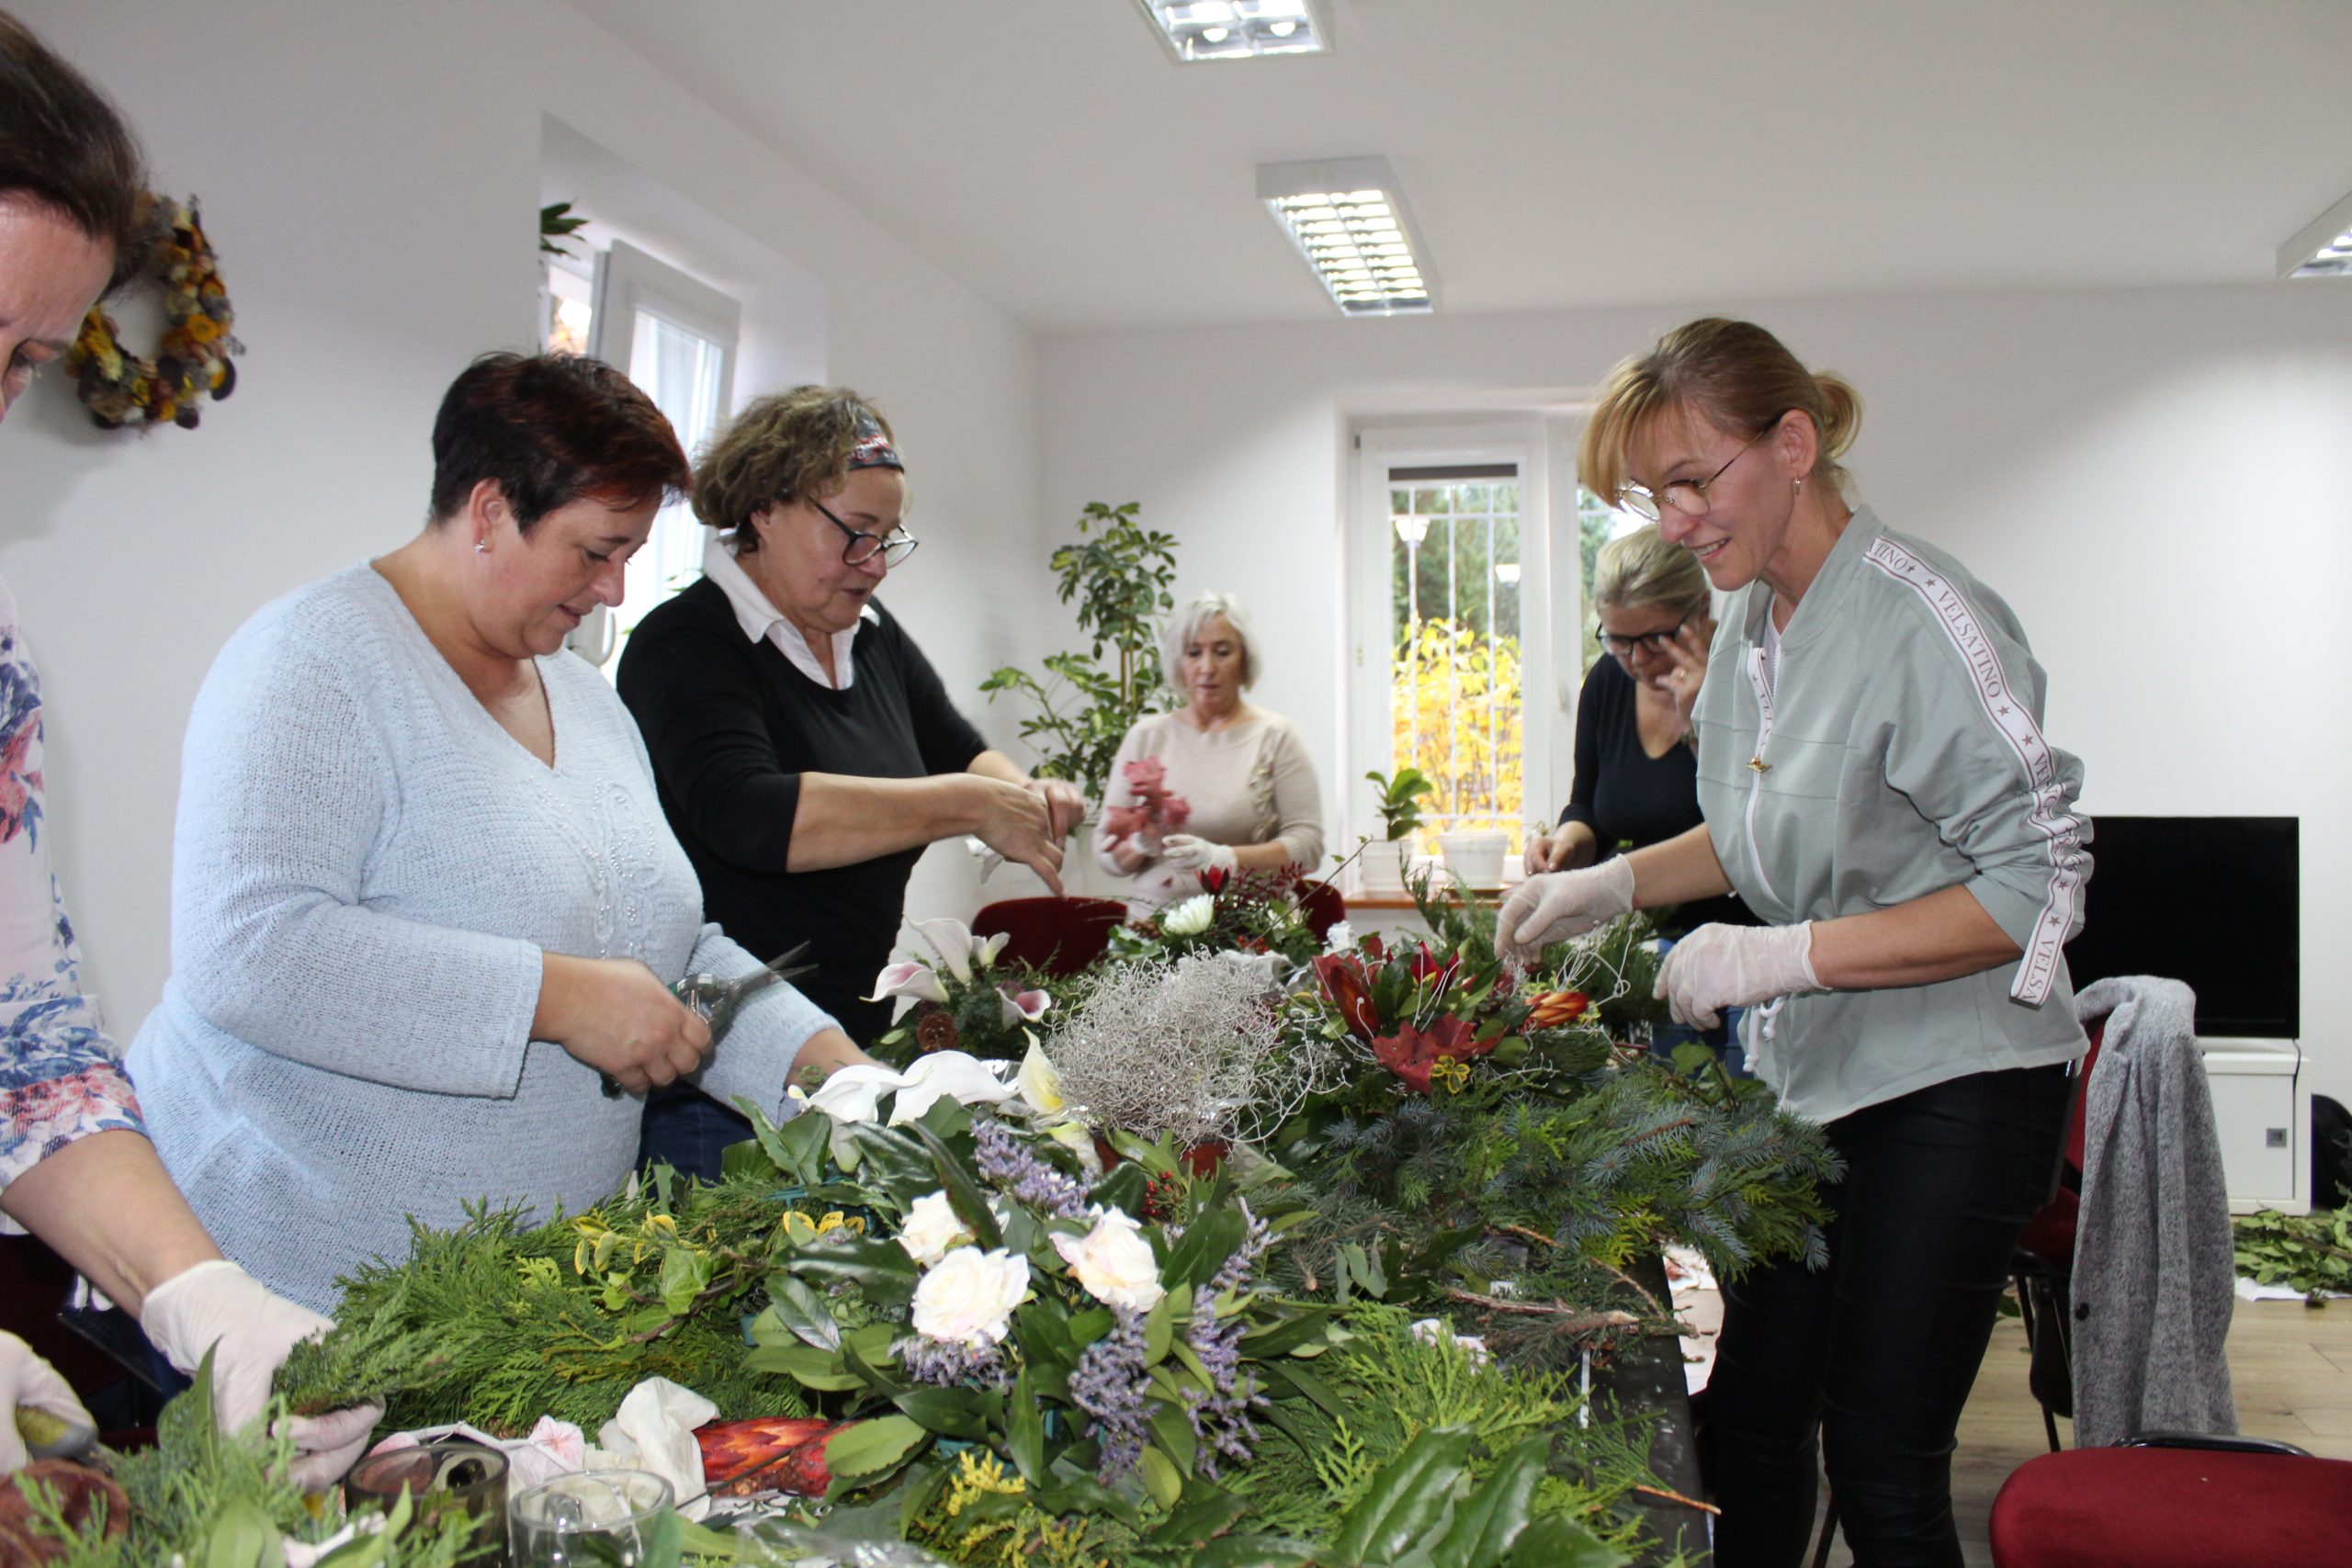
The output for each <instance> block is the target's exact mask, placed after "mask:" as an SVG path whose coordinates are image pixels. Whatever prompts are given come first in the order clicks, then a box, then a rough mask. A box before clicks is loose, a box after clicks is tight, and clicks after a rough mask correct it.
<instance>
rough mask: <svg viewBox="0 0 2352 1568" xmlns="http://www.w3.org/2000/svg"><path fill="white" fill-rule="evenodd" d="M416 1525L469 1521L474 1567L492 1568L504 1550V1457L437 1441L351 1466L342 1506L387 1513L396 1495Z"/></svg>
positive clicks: (370, 1457)
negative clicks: (404, 1497)
mask: <svg viewBox="0 0 2352 1568" xmlns="http://www.w3.org/2000/svg"><path fill="white" fill-rule="evenodd" d="M403 1492H405V1493H407V1494H408V1495H409V1506H411V1507H412V1508H413V1509H414V1510H415V1516H416V1519H417V1522H418V1523H420V1524H424V1525H431V1524H433V1523H435V1522H436V1521H438V1520H440V1519H442V1518H446V1517H448V1516H449V1514H450V1513H451V1512H452V1511H455V1512H457V1513H459V1514H462V1515H464V1516H465V1517H467V1518H469V1519H470V1520H472V1521H473V1528H472V1531H471V1534H470V1540H472V1541H473V1543H474V1545H475V1547H476V1548H477V1549H479V1550H478V1551H477V1553H476V1554H474V1555H470V1556H469V1558H468V1561H469V1562H474V1563H483V1562H489V1563H495V1562H498V1561H499V1560H500V1556H501V1549H503V1547H504V1545H505V1544H506V1537H505V1530H506V1456H505V1455H504V1454H503V1453H501V1452H499V1451H498V1450H496V1449H491V1448H484V1447H483V1446H482V1445H481V1444H480V1443H471V1442H468V1441H467V1440H466V1439H465V1438H439V1439H437V1440H435V1441H433V1442H429V1443H419V1444H417V1445H416V1446H415V1447H414V1448H407V1449H393V1450H390V1451H388V1452H385V1453H380V1454H370V1455H368V1457H367V1458H366V1459H363V1460H361V1461H359V1462H358V1463H357V1464H356V1465H354V1466H352V1469H351V1473H350V1475H349V1476H347V1477H345V1480H344V1483H343V1494H344V1497H345V1501H346V1502H350V1503H358V1502H361V1501H363V1500H364V1501H368V1502H372V1503H375V1504H378V1505H379V1506H382V1507H385V1508H390V1506H392V1503H393V1502H394V1500H395V1499H397V1498H398V1497H399V1496H400V1495H401V1493H403Z"/></svg>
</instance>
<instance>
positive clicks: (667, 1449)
mask: <svg viewBox="0 0 2352 1568" xmlns="http://www.w3.org/2000/svg"><path fill="white" fill-rule="evenodd" d="M717 1419H718V1405H716V1404H712V1403H711V1402H710V1401H709V1400H707V1399H705V1398H704V1397H703V1396H702V1395H701V1394H698V1393H695V1391H694V1390H692V1389H690V1388H686V1387H684V1386H683V1385H682V1384H679V1383H674V1382H671V1381H670V1380H669V1379H668V1378H648V1379H646V1380H645V1381H644V1382H641V1383H639V1384H638V1385H637V1386H636V1387H635V1388H633V1389H630V1390H629V1391H628V1398H626V1399H624V1400H622V1401H621V1408H620V1413H619V1414H618V1415H616V1416H614V1417H613V1418H612V1419H611V1420H609V1421H607V1422H605V1424H604V1426H603V1427H600V1428H598V1430H597V1432H596V1446H595V1447H594V1448H593V1449H591V1450H588V1468H589V1469H590V1470H650V1471H651V1472H653V1473H654V1474H656V1475H658V1476H660V1477H661V1478H662V1480H664V1481H666V1482H668V1483H670V1491H671V1494H672V1495H673V1496H674V1497H676V1499H677V1502H678V1512H679V1513H680V1514H682V1515H684V1517H687V1518H689V1519H693V1520H695V1521H696V1522H700V1520H701V1518H702V1517H703V1516H704V1515H705V1514H707V1513H708V1512H710V1494H709V1492H708V1491H707V1489H706V1488H705V1487H704V1485H703V1480H702V1447H701V1445H700V1444H698V1443H696V1442H695V1427H700V1426H703V1425H705V1424H706V1423H707V1422H711V1421H715V1420H717Z"/></svg>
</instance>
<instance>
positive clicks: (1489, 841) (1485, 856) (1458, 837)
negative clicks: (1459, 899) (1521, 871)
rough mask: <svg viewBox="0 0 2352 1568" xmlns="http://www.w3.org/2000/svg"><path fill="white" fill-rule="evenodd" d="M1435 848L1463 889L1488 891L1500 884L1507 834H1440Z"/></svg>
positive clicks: (1494, 832)
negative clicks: (1440, 853) (1443, 857)
mask: <svg viewBox="0 0 2352 1568" xmlns="http://www.w3.org/2000/svg"><path fill="white" fill-rule="evenodd" d="M1437 843H1438V848H1439V850H1440V851H1442V852H1443V853H1444V855H1445V868H1446V870H1448V871H1450V872H1452V873H1453V879H1454V880H1455V881H1456V882H1459V883H1461V884H1462V886H1464V887H1475V888H1480V889H1485V890H1489V891H1490V890H1492V889H1494V888H1498V887H1500V886H1502V885H1503V856H1505V855H1506V854H1509V853H1510V834H1509V833H1503V832H1497V831H1492V830H1488V831H1484V832H1475V833H1440V834H1439V835H1438V836H1437Z"/></svg>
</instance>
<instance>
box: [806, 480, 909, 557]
mask: <svg viewBox="0 0 2352 1568" xmlns="http://www.w3.org/2000/svg"><path fill="white" fill-rule="evenodd" d="M809 505H811V506H813V507H815V508H816V509H817V510H818V511H819V512H820V513H824V516H825V521H826V522H828V523H831V525H833V526H834V527H836V528H839V529H840V530H841V531H842V533H844V534H847V535H848V536H849V542H848V543H846V544H844V545H843V546H842V564H843V565H845V566H856V565H858V564H859V563H861V562H864V561H870V560H872V559H873V558H875V556H876V554H877V553H879V554H880V556H881V557H882V564H883V565H884V566H896V565H898V564H899V562H900V561H902V560H905V559H906V558H908V557H909V556H910V555H912V554H914V553H915V547H916V546H917V545H919V544H921V543H922V540H921V539H918V538H916V537H915V536H913V535H912V534H910V533H908V532H907V531H906V530H905V529H904V528H893V529H891V530H890V531H889V532H888V533H887V534H869V533H867V532H865V530H864V529H863V528H853V527H851V526H850V525H848V524H846V523H844V522H842V520H841V519H840V518H838V517H836V516H834V515H833V509H832V508H831V507H830V506H827V505H826V504H825V503H824V502H821V501H819V500H817V499H816V498H815V497H814V496H811V497H810V498H809Z"/></svg>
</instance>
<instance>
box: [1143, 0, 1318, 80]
mask: <svg viewBox="0 0 2352 1568" xmlns="http://www.w3.org/2000/svg"><path fill="white" fill-rule="evenodd" d="M1322 3H1323V0H1136V5H1137V6H1140V7H1142V9H1143V14H1144V15H1145V16H1146V17H1148V18H1149V19H1150V21H1151V29H1152V31H1153V32H1155V33H1157V34H1159V41H1160V42H1162V43H1164V44H1166V45H1167V46H1168V51H1169V52H1170V54H1172V55H1173V56H1175V58H1176V62H1177V63H1178V64H1180V65H1192V64H1196V63H1198V62H1201V61H1204V60H1256V59H1260V58H1261V57H1263V56H1266V55H1274V54H1325V53H1328V52H1329V51H1330V48H1331V25H1330V23H1329V22H1328V21H1326V20H1325V19H1324V17H1323V14H1322Z"/></svg>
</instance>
